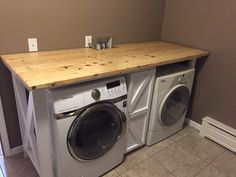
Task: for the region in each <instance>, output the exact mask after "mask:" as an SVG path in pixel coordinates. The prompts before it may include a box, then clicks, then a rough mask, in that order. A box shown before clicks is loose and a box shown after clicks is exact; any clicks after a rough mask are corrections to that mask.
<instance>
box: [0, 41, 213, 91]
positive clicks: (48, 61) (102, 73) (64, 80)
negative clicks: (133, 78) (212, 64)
mask: <svg viewBox="0 0 236 177" xmlns="http://www.w3.org/2000/svg"><path fill="white" fill-rule="evenodd" d="M207 55H209V53H208V52H207V51H203V50H198V49H192V48H189V47H184V46H180V45H176V44H171V43H167V42H161V41H155V42H145V43H131V44H121V45H117V46H115V47H114V48H112V49H107V50H99V51H96V50H93V49H89V48H80V49H69V50H55V51H44V52H35V53H23V54H10V55H2V56H1V58H2V60H3V62H4V63H5V65H6V66H7V67H8V68H9V69H10V70H11V72H13V73H15V74H16V75H17V77H18V78H19V79H20V80H21V81H22V83H23V84H24V85H25V87H26V88H27V89H28V90H33V89H43V88H51V87H58V86H64V85H69V84H74V83H80V82H84V81H89V80H95V79H99V78H104V77H109V76H114V75H120V74H126V73H130V72H135V71H139V70H145V69H150V68H154V67H156V66H160V65H164V64H169V63H174V62H178V61H184V60H191V59H195V58H199V57H202V56H207Z"/></svg>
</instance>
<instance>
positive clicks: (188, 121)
mask: <svg viewBox="0 0 236 177" xmlns="http://www.w3.org/2000/svg"><path fill="white" fill-rule="evenodd" d="M185 122H186V123H187V124H188V125H190V126H191V127H194V128H196V129H197V130H199V131H200V130H201V127H202V126H201V124H199V123H197V122H194V121H193V120H191V119H188V118H186V119H185Z"/></svg>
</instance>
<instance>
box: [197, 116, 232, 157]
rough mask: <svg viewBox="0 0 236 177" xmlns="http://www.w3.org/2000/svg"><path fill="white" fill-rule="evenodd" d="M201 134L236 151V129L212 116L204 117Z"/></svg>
mask: <svg viewBox="0 0 236 177" xmlns="http://www.w3.org/2000/svg"><path fill="white" fill-rule="evenodd" d="M200 135H201V136H204V137H207V138H209V139H211V140H213V141H215V142H217V143H219V144H221V145H222V146H224V147H226V148H228V149H229V150H231V151H233V152H235V153H236V130H235V129H233V128H231V127H229V126H227V125H225V124H223V123H221V122H219V121H217V120H214V119H212V118H210V117H205V118H203V121H202V126H201V129H200Z"/></svg>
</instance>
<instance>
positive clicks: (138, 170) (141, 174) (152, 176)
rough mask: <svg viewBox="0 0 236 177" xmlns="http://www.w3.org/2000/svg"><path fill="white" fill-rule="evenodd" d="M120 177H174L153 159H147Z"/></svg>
mask: <svg viewBox="0 0 236 177" xmlns="http://www.w3.org/2000/svg"><path fill="white" fill-rule="evenodd" d="M122 177H174V176H173V175H172V174H171V173H170V172H168V171H167V170H166V169H165V168H164V167H162V166H161V164H160V163H159V162H157V161H155V160H153V159H151V158H150V159H148V160H145V161H144V162H142V163H141V164H139V165H138V166H136V167H135V168H133V169H131V170H129V171H127V172H126V173H124V174H123V175H122Z"/></svg>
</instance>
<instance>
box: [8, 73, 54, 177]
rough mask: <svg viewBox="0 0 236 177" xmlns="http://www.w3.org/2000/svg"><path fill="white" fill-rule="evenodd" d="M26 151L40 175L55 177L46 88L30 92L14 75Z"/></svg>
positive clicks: (42, 176)
mask: <svg viewBox="0 0 236 177" xmlns="http://www.w3.org/2000/svg"><path fill="white" fill-rule="evenodd" d="M12 78H13V85H14V91H15V97H16V104H17V112H18V117H19V123H20V129H21V137H22V143H23V148H24V152H25V153H26V154H27V155H28V156H29V158H30V159H31V161H32V163H33V165H34V167H35V168H36V170H37V172H38V173H39V175H40V177H53V169H52V157H51V138H50V136H51V135H50V118H49V114H48V107H47V105H48V104H47V98H46V90H35V91H30V92H29V97H28V102H27V97H26V92H25V87H24V86H23V85H22V84H21V82H20V81H19V80H18V79H17V77H16V76H15V75H12Z"/></svg>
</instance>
